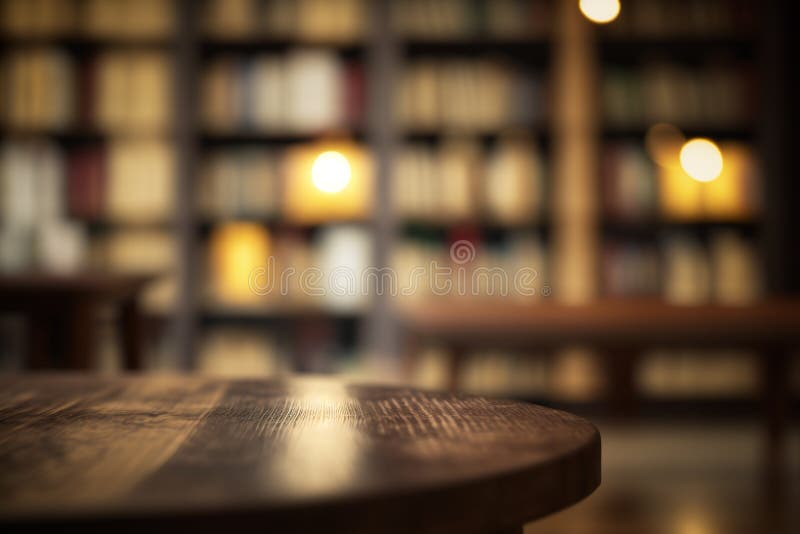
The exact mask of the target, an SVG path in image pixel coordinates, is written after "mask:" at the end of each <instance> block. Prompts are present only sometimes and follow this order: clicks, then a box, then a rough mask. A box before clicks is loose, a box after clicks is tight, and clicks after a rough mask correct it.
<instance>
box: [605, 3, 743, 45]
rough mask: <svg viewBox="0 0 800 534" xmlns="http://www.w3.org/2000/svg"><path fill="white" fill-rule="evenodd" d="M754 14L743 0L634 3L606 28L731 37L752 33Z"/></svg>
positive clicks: (624, 31) (623, 31)
mask: <svg viewBox="0 0 800 534" xmlns="http://www.w3.org/2000/svg"><path fill="white" fill-rule="evenodd" d="M757 15H758V13H757V10H756V9H755V5H754V4H753V2H749V1H747V0H683V1H680V2H676V1H675V0H636V2H628V3H626V4H624V6H623V8H622V10H621V12H620V16H619V18H618V19H617V20H615V21H614V23H613V24H609V25H608V26H607V27H606V29H607V31H608V32H609V34H611V35H615V36H623V35H624V36H630V37H640V36H644V37H685V36H700V37H709V36H720V35H721V36H733V35H741V34H743V33H744V34H747V32H749V31H752V30H754V29H755V24H754V23H755V22H756V21H757V20H758V19H757Z"/></svg>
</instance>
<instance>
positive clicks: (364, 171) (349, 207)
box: [283, 140, 372, 223]
mask: <svg viewBox="0 0 800 534" xmlns="http://www.w3.org/2000/svg"><path fill="white" fill-rule="evenodd" d="M284 163H285V174H284V179H285V182H284V190H283V194H284V202H283V204H284V214H285V216H286V218H287V219H288V220H290V221H296V222H302V223H323V222H330V221H343V220H347V221H352V220H362V219H365V218H368V217H369V213H370V206H371V205H372V163H371V158H370V155H369V152H367V151H366V150H364V148H363V147H362V146H360V145H358V144H356V143H353V142H350V141H347V140H323V141H319V142H315V143H309V144H304V145H295V146H293V147H291V148H290V149H288V150H287V152H286V158H285V162H284Z"/></svg>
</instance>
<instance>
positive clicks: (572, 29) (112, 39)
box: [0, 0, 800, 534]
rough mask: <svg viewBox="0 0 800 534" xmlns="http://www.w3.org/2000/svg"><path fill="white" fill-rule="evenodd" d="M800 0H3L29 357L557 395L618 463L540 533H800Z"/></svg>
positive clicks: (13, 281) (12, 203) (11, 200)
mask: <svg viewBox="0 0 800 534" xmlns="http://www.w3.org/2000/svg"><path fill="white" fill-rule="evenodd" d="M789 4H790V3H789V2H780V1H777V0H773V1H763V2H756V1H747V0H620V1H616V0H580V1H579V0H395V1H389V0H381V1H369V0H206V1H197V2H191V1H187V0H174V1H170V0H2V2H1V3H0V6H1V7H0V10H1V11H0V25H1V26H2V27H1V28H0V32H1V34H0V48H1V50H0V54H1V57H0V61H1V62H2V67H0V123H1V125H2V139H1V140H0V141H1V143H0V144H1V146H0V205H2V209H0V288H2V292H3V294H4V295H5V294H6V293H9V292H12V293H13V288H14V287H16V286H18V285H25V284H28V285H36V284H37V283H38V284H40V285H42V286H43V287H42V288H40V289H41V293H42V294H41V295H40V296H41V298H42V299H44V302H42V301H37V302H39V304H38V306H39V307H40V308H41V307H43V308H45V311H41V310H39V311H37V310H34V311H33V312H31V313H25V314H21V313H18V311H17V310H14V309H11V308H13V306H11V305H10V300H9V305H8V306H5V305H3V304H0V313H1V314H0V368H2V370H3V371H16V370H21V369H30V368H62V369H63V368H75V367H77V368H84V369H92V370H95V371H98V372H106V373H116V372H121V371H123V370H124V369H126V368H128V369H131V368H133V369H139V370H143V371H147V372H175V371H189V372H196V373H204V374H209V375H222V376H236V377H255V376H281V375H285V374H287V373H336V374H341V375H344V376H347V377H352V378H354V379H359V380H377V381H381V382H396V383H403V384H412V385H415V386H418V387H422V388H427V389H452V390H455V391H459V392H467V393H478V394H482V395H490V396H499V397H509V398H516V399H523V400H530V401H534V402H537V403H541V404H545V405H549V406H556V407H561V408H566V409H569V410H570V411H573V412H575V413H578V414H582V415H587V416H589V417H590V418H592V420H593V421H595V420H596V421H597V424H598V426H599V427H600V429H601V431H602V433H603V436H604V462H605V465H604V475H603V478H604V482H603V486H602V487H601V488H600V490H598V491H597V492H596V494H595V495H593V496H592V497H591V498H590V499H588V500H586V501H585V502H584V503H581V504H580V505H578V506H576V507H574V508H572V509H570V510H566V511H564V512H562V513H560V514H557V515H556V516H554V517H552V518H548V519H545V520H542V521H540V522H536V523H534V524H531V525H529V527H528V529H527V530H526V531H529V532H554V531H567V532H587V533H588V532H671V533H672V532H674V533H677V534H690V533H691V534H706V533H708V534H712V533H722V532H726V533H729V532H768V531H775V532H783V531H785V532H790V531H793V532H798V531H800V519H799V518H798V515H797V510H792V506H791V505H790V503H792V502H794V503H797V502H798V498H800V484H798V481H800V454H798V452H800V436H798V432H797V424H796V423H797V419H796V415H795V416H794V417H792V416H793V415H794V414H796V412H797V407H798V401H797V397H798V392H799V391H800V358H798V355H797V353H788V354H786V355H781V356H780V357H778V358H773V357H765V356H764V354H763V353H762V352H763V351H760V350H756V349H755V348H754V347H753V346H751V344H750V343H747V342H745V341H747V336H746V335H745V334H747V333H748V332H749V325H750V324H751V322H750V318H751V317H753V316H756V317H760V318H761V320H763V322H764V323H765V325H764V326H763V328H765V329H768V328H769V322H770V321H771V320H772V319H771V318H773V317H777V318H778V319H775V320H776V321H779V320H780V318H781V317H782V316H783V315H786V314H787V313H788V314H792V313H793V312H794V310H798V309H800V308H797V307H792V306H788V305H785V302H786V299H791V298H792V295H795V296H796V294H797V293H798V289H800V282H798V280H797V279H796V273H797V272H800V270H799V269H800V262H799V261H798V256H799V253H798V251H800V239H799V238H798V237H797V235H796V229H797V228H798V227H800V226H798V224H799V223H800V215H798V211H800V210H798V209H797V204H796V202H797V201H798V200H800V199H799V198H798V197H797V195H796V193H797V185H796V180H795V179H794V178H793V177H792V176H791V172H793V171H792V169H794V165H792V163H794V161H791V162H790V157H793V156H795V154H794V152H795V150H796V146H794V145H792V144H791V142H792V139H791V137H790V132H792V131H793V129H794V126H795V123H793V122H792V121H793V115H792V113H793V112H794V111H796V106H797V103H796V96H795V94H796V93H795V91H794V89H795V88H796V80H795V81H792V80H793V79H794V77H793V76H792V73H793V72H794V70H795V69H794V67H795V65H794V62H793V61H792V60H791V59H789V57H788V56H789V53H790V47H789V46H788V44H787V43H788V39H789V35H791V34H792V32H793V31H795V30H794V24H795V23H794V22H793V19H792V17H791V10H790V8H789ZM437 270H438V271H441V272H445V273H446V276H443V277H442V276H439V277H438V278H437V276H438V275H437V276H433V275H432V273H431V271H437ZM441 272H438V274H441ZM365 273H366V274H365ZM514 273H516V274H519V273H526V274H527V275H528V277H527V279H526V280H525V281H523V282H525V284H527V285H526V286H525V287H524V288H520V287H518V286H519V284H518V283H517V282H519V280H518V279H517V278H515V277H513V275H514ZM459 276H461V277H463V278H459ZM467 279H468V283H467V284H466V285H469V286H470V287H468V288H465V287H463V286H464V283H463V282H464V280H467ZM470 282H475V283H474V284H472V283H470ZM65 284H67V285H68V284H74V285H76V286H79V287H80V288H83V289H85V290H86V291H89V292H92V291H95V292H101V293H102V292H108V293H109V298H108V300H109V302H110V303H111V304H109V305H105V306H99V307H97V309H94V308H93V309H91V310H89V312H87V313H88V315H86V316H82V317H81V321H72V322H69V321H67V323H68V324H67V325H66V327H64V326H63V325H54V322H53V320H52V317H49V316H48V314H47V313H46V309H47V308H48V306H50V304H48V303H47V296H48V293H47V291H48V290H49V291H52V292H53V293H50V295H51V296H52V295H54V294H58V291H60V290H63V289H64V288H63V286H64V285H65ZM510 286H513V287H510ZM464 289H466V290H464ZM523 289H524V291H523ZM123 293H124V294H125V296H124V301H125V303H124V305H123V306H122V307H121V308H120V307H119V306H115V305H113V303H114V302H115V301H119V300H121V297H120V298H118V295H121V294H123ZM6 308H8V309H6ZM573 308H574V310H575V313H574V314H572V313H571V312H570V309H573ZM120 316H122V319H123V320H122V321H120V320H119V319H120ZM615 318H616V319H615ZM620 322H622V323H625V322H627V323H628V327H627V328H626V327H625V325H624V324H622V325H621V324H619V323H620ZM756 322H758V320H756ZM692 323H695V325H696V327H695V328H693V327H692ZM132 325H133V327H134V328H135V330H134V331H133V333H132V332H131V331H129V330H130V329H131V328H132ZM537 325H539V326H538V327H537ZM550 326H552V330H551V331H549V332H548V329H549V328H550ZM705 328H707V329H708V331H709V332H711V333H710V334H709V336H710V337H711V338H715V341H713V342H708V343H707V341H709V340H708V339H705V332H704V330H703V329H705ZM753 328H755V327H753ZM75 329H80V332H77V334H76V332H75V331H73V330H75ZM640 331H641V332H644V333H643V334H642V333H641V332H640ZM87 332H88V334H87ZM571 332H575V334H576V335H575V337H573V336H572V335H571ZM582 332H584V333H585V334H586V335H583V334H581V333H582ZM602 332H606V333H607V335H605V336H604V335H602ZM726 332H729V333H730V338H728V339H729V340H730V342H729V343H725V340H726V338H725V334H726ZM651 333H652V336H650V334H651ZM639 334H641V336H640V335H639ZM648 336H650V337H652V338H653V339H654V341H653V342H652V343H649V342H647V339H649V337H648ZM76 337H77V338H79V340H78V341H75V339H74V338H76ZM794 337H797V336H794ZM511 338H513V343H509V341H511ZM609 338H610V339H609ZM716 338H720V339H719V340H716ZM598 339H599V340H601V341H602V342H600V341H597V340H598ZM643 339H644V340H645V341H644V342H643V341H642V340H643ZM742 340H744V341H742ZM662 341H664V342H662ZM695 341H696V343H695ZM78 342H80V345H79V349H80V352H81V354H82V355H83V356H82V357H81V358H77V359H76V358H75V357H74V356H75V355H74V354H73V353H72V352H71V351H70V350H69V349H68V348H67V347H70V346H72V345H73V344H74V343H78ZM43 346H44V347H45V348H43ZM768 348H772V345H770V346H769V347H768ZM617 349H619V350H617ZM43 352H44V353H46V355H47V357H44V356H42V353H43ZM87 355H91V357H89V356H87ZM773 379H774V380H775V381H770V380H773ZM765 389H768V390H769V391H766V392H765V391H764V390H765ZM777 403H780V406H777ZM765 405H766V406H767V407H768V408H771V409H773V411H775V410H777V411H778V412H780V413H778V414H775V413H772V412H770V411H769V410H765ZM777 417H782V418H783V419H784V421H783V423H782V424H780V425H777V423H776V424H772V423H775V421H774V420H775V419H776V418H777ZM770 421H771V422H772V423H770ZM765 426H766V427H767V430H766V432H767V433H768V434H770V437H771V438H775V434H779V435H780V436H779V437H780V439H781V443H780V444H778V445H776V444H775V443H774V442H773V441H774V439H773V440H772V441H770V442H769V443H770V444H765V443H766V442H765V439H764V433H765V430H764V427H765ZM765 448H766V449H768V450H767V451H766V452H765ZM765 455H767V456H769V455H772V457H770V458H767V460H766V463H768V464H772V465H775V464H776V463H777V465H779V466H780V467H779V468H778V470H777V474H776V476H777V478H775V476H772V477H771V478H770V479H769V483H768V484H766V485H765V483H764V476H763V475H764V473H763V472H762V467H763V464H764V463H765V460H764V456H765ZM775 455H778V456H780V458H775V457H774V456H775ZM777 487H780V488H781V490H780V492H778V493H779V497H775V496H774V495H773V491H775V492H777V490H776V488H777ZM778 501H780V502H778ZM781 503H783V504H784V505H781Z"/></svg>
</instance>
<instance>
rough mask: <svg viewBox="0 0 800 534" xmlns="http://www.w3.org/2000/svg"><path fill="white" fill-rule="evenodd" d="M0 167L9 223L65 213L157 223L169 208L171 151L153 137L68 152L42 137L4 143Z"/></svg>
mask: <svg viewBox="0 0 800 534" xmlns="http://www.w3.org/2000/svg"><path fill="white" fill-rule="evenodd" d="M2 166H3V186H4V193H3V196H2V202H3V206H4V210H3V212H4V214H3V220H4V222H6V223H7V224H8V225H9V226H32V225H33V224H35V222H36V221H43V220H50V219H66V218H76V219H78V220H93V219H94V220H96V219H100V220H109V221H114V222H126V223H137V224H138V223H160V222H165V221H167V220H168V219H169V218H171V214H172V212H173V208H174V202H173V199H174V196H173V172H174V155H173V152H172V147H171V145H170V144H169V143H168V142H165V141H161V140H158V139H147V138H143V139H121V140H115V141H112V142H110V143H108V145H107V147H106V148H103V147H100V146H88V147H83V148H77V149H75V150H73V151H70V152H69V153H68V154H65V153H64V152H63V151H62V150H61V149H60V148H59V147H58V146H56V145H54V144H52V143H48V142H43V141H42V142H8V143H6V144H5V145H4V146H3V148H2Z"/></svg>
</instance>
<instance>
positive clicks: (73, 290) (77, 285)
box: [0, 271, 158, 299]
mask: <svg viewBox="0 0 800 534" xmlns="http://www.w3.org/2000/svg"><path fill="white" fill-rule="evenodd" d="M157 278H158V276H157V275H156V274H154V273H147V274H144V273H143V274H124V273H112V272H103V271H91V272H84V273H76V274H57V273H44V272H42V273H37V272H33V273H18V274H3V275H0V298H9V299H10V298H14V297H21V298H32V297H36V296H38V295H44V296H46V297H49V298H51V299H56V298H59V297H71V296H94V297H100V298H126V297H128V296H131V295H135V294H137V293H138V292H139V291H141V289H142V288H143V287H144V286H145V285H147V284H148V283H150V282H152V281H153V280H156V279H157Z"/></svg>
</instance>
